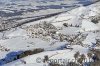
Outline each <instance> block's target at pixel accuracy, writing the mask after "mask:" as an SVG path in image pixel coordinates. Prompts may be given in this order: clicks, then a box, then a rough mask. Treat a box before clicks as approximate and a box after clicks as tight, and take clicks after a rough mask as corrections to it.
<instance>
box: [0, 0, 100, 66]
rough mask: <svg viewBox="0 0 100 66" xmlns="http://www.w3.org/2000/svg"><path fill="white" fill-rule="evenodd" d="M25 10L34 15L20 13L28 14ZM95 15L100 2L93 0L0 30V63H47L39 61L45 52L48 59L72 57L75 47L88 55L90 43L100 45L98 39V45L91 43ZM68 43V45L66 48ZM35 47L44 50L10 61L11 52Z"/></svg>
mask: <svg viewBox="0 0 100 66" xmlns="http://www.w3.org/2000/svg"><path fill="white" fill-rule="evenodd" d="M12 1H13V0H12ZM30 1H31V0H30ZM71 1H72V0H71ZM68 2H70V1H69V0H68ZM18 3H19V2H18ZM20 3H21V2H20ZM58 3H59V2H58ZM58 3H57V4H58ZM71 3H72V4H73V3H77V1H72V2H71ZM36 4H38V3H36ZM50 4H52V2H51V3H50ZM34 5H35V4H34ZM45 5H46V4H45ZM78 5H79V4H78ZM0 8H2V7H0ZM25 8H26V7H25ZM47 11H48V10H47ZM44 12H45V11H43V12H41V13H44ZM27 14H28V16H29V14H30V15H31V16H34V15H32V14H31V13H25V14H24V15H22V16H20V17H28V16H27ZM38 14H39V13H36V15H38ZM99 17H100V2H97V3H95V4H92V5H89V6H82V5H81V6H80V7H78V8H75V9H72V10H70V11H67V12H63V13H61V14H59V15H56V16H53V17H50V18H46V19H42V20H38V21H34V22H31V23H27V24H24V25H21V26H19V27H16V28H11V29H9V30H6V31H3V32H0V66H43V65H47V66H48V64H47V63H43V62H42V60H43V59H44V56H45V55H48V57H49V59H67V60H68V59H70V60H73V59H74V54H75V53H76V52H78V51H79V52H80V54H85V55H86V58H87V59H88V57H87V53H88V51H89V48H90V47H92V48H95V47H96V48H100V43H99V45H98V46H96V45H94V44H96V43H97V40H100V19H99ZM93 19H98V20H97V21H96V22H97V23H96V22H95V21H92V20H93ZM68 45H70V48H67V46H68ZM36 48H43V49H44V50H45V51H44V52H41V53H38V54H33V55H29V56H26V57H23V58H21V59H18V60H15V61H12V59H14V58H13V57H12V55H15V56H16V55H17V54H20V53H21V52H23V51H26V50H34V49H36ZM74 60H75V59H74ZM11 61H12V62H11ZM24 62H25V63H24ZM38 62H40V63H38ZM60 63H61V62H60Z"/></svg>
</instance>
